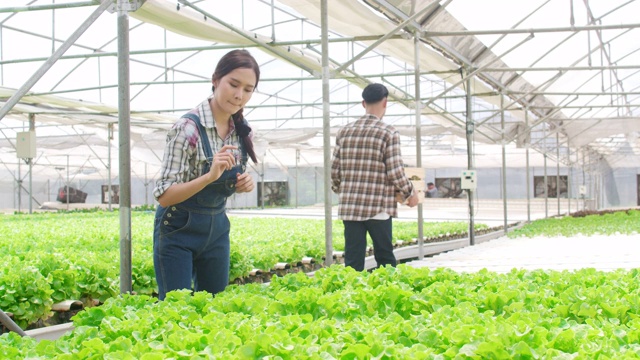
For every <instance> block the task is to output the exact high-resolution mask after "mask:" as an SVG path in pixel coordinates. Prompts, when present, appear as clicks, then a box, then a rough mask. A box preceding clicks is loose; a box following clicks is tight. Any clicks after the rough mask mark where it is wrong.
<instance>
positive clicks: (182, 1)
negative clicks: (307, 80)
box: [178, 0, 317, 75]
mask: <svg viewBox="0 0 640 360" xmlns="http://www.w3.org/2000/svg"><path fill="white" fill-rule="evenodd" d="M178 2H179V3H180V4H183V5H185V6H188V7H190V8H192V9H194V10H195V11H197V12H199V13H200V14H202V15H204V16H206V17H207V18H209V19H212V20H214V21H216V22H217V23H219V24H220V25H222V26H224V27H226V28H227V29H229V30H231V31H233V32H235V33H236V34H238V35H240V36H242V37H244V38H245V39H247V40H249V41H251V42H253V43H254V44H257V45H260V47H261V48H263V49H264V50H266V51H268V52H270V53H271V54H273V55H275V56H276V57H279V58H282V59H285V60H286V61H288V62H290V63H292V64H294V65H296V66H297V67H299V68H300V69H303V70H305V71H307V72H308V73H310V74H314V75H317V72H316V71H314V70H313V69H311V68H309V67H307V66H306V65H304V64H302V63H301V62H299V61H298V60H297V59H295V58H294V57H292V56H289V53H288V52H287V51H286V50H284V49H281V48H278V47H274V46H273V45H272V44H270V43H267V42H265V41H262V40H260V39H257V38H256V37H252V36H250V35H249V34H247V33H246V32H245V31H244V30H243V29H239V28H237V27H236V26H233V25H232V24H230V23H228V22H226V21H224V20H222V19H220V18H219V17H217V16H214V15H213V14H211V13H209V12H207V11H205V10H203V9H201V8H199V7H197V6H195V5H194V4H193V3H192V2H190V1H188V0H178Z"/></svg>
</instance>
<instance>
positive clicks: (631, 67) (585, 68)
mask: <svg viewBox="0 0 640 360" xmlns="http://www.w3.org/2000/svg"><path fill="white" fill-rule="evenodd" d="M636 69H640V64H639V65H607V66H556V67H509V68H483V69H482V71H487V72H512V71H524V72H530V71H563V72H568V71H594V70H598V71H600V70H636Z"/></svg>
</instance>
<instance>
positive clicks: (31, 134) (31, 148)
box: [16, 131, 36, 159]
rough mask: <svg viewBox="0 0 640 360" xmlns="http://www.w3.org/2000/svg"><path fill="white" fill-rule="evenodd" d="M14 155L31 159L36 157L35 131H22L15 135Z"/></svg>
mask: <svg viewBox="0 0 640 360" xmlns="http://www.w3.org/2000/svg"><path fill="white" fill-rule="evenodd" d="M16 157H18V158H20V159H33V158H35V157H36V132H35V131H22V132H18V133H17V135H16Z"/></svg>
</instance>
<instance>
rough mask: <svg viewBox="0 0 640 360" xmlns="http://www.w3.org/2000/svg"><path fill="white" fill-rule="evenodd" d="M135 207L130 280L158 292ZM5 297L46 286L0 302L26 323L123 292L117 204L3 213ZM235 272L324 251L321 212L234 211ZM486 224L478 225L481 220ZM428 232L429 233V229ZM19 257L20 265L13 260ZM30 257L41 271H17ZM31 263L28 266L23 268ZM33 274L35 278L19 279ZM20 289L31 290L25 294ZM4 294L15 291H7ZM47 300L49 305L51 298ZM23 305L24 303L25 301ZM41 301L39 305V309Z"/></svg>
mask: <svg viewBox="0 0 640 360" xmlns="http://www.w3.org/2000/svg"><path fill="white" fill-rule="evenodd" d="M141 210H143V211H134V212H132V214H131V231H132V233H131V242H132V281H133V291H134V292H135V293H137V294H144V295H153V294H154V293H155V291H156V288H157V284H156V280H155V272H154V268H153V219H154V216H155V213H153V212H151V211H149V210H150V209H146V208H143V209H141ZM0 217H1V218H2V221H0V233H2V234H5V236H3V237H0V249H1V250H2V251H3V253H4V254H6V255H7V256H4V257H2V258H0V266H1V267H2V269H3V271H4V275H3V277H2V278H0V284H4V287H0V297H2V298H4V297H5V294H12V293H17V294H19V295H20V296H27V295H28V296H33V295H32V294H30V293H28V290H27V289H29V288H30V286H33V284H38V286H41V287H42V289H41V290H40V291H41V293H42V298H41V299H40V300H39V304H38V303H37V302H35V303H34V304H32V305H30V306H32V307H33V308H34V309H33V311H26V310H24V309H22V308H20V309H18V305H17V304H12V305H11V306H9V305H7V306H6V307H5V308H1V307H0V309H3V310H5V311H10V312H14V313H19V314H20V315H16V316H20V324H21V325H24V326H26V325H28V324H31V323H33V322H35V321H37V320H39V319H41V318H43V317H46V316H47V314H49V313H50V307H51V302H52V301H53V302H54V303H55V302H60V301H63V300H82V301H83V302H84V303H85V304H86V305H91V304H92V303H93V300H98V301H100V302H104V301H105V300H107V299H109V298H111V297H113V296H116V295H117V294H118V293H119V292H120V286H119V274H120V268H119V266H120V265H119V261H118V259H119V258H120V248H119V247H120V242H119V236H120V224H119V220H120V219H119V214H118V212H108V211H97V210H95V209H94V210H91V211H78V212H71V213H64V212H58V213H37V214H18V215H0ZM230 221H231V222H232V225H231V268H230V279H232V281H233V280H235V279H238V278H242V277H244V276H247V275H248V274H249V272H250V271H252V270H253V269H261V270H264V271H270V270H271V269H272V268H273V266H274V265H275V264H276V263H278V262H286V263H297V262H298V261H300V260H301V259H302V258H303V257H307V256H308V257H313V258H315V259H317V260H321V259H322V258H323V256H324V253H325V235H324V232H325V229H324V221H323V220H316V219H273V218H245V217H233V216H232V217H231V218H230ZM466 226H467V225H466V224H464V223H442V225H441V228H440V227H439V226H438V225H433V224H428V223H425V229H431V230H426V231H425V234H430V231H431V233H433V234H436V233H437V234H443V233H446V232H450V231H454V230H453V229H454V228H455V231H461V232H462V231H463V230H464V229H465V227H466ZM332 227H333V241H334V244H333V245H334V249H336V250H344V236H343V232H344V228H343V226H342V222H341V221H334V222H333V223H332ZM483 227H485V228H486V226H484V225H478V228H483ZM394 232H395V233H394V234H395V235H396V236H395V237H396V239H399V240H411V239H412V238H415V237H417V227H416V224H415V222H402V221H396V222H394ZM427 236H428V235H427ZM10 261H14V262H18V263H20V265H17V266H16V264H15V263H11V262H10ZM24 264H28V266H30V267H31V268H32V269H35V270H36V272H37V273H39V274H40V275H41V278H37V279H34V276H37V275H25V276H22V275H20V274H21V273H20V271H23V270H18V269H19V268H25V265H24ZM24 271H26V270H24ZM22 281H25V282H26V281H31V284H22V283H21V282H22ZM22 292H27V293H25V294H22ZM7 299H13V297H11V296H8V297H7ZM47 304H48V305H47ZM21 306H22V307H24V305H21ZM36 307H40V308H39V309H38V310H36ZM12 310H17V311H12Z"/></svg>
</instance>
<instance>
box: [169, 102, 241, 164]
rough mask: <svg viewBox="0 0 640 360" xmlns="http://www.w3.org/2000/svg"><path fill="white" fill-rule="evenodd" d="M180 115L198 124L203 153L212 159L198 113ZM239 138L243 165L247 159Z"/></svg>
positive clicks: (209, 146) (211, 152)
mask: <svg viewBox="0 0 640 360" xmlns="http://www.w3.org/2000/svg"><path fill="white" fill-rule="evenodd" d="M182 117H183V118H188V119H191V120H193V122H195V123H196V125H198V131H199V132H200V141H202V148H203V150H204V154H205V156H206V157H207V160H209V161H213V151H211V143H210V142H209V137H208V136H207V132H206V131H205V128H204V125H202V123H201V122H200V118H199V117H198V115H196V114H193V113H186V114H184V115H182ZM245 121H246V120H245ZM239 140H240V141H239V143H240V144H241V146H240V153H241V154H242V159H241V161H242V164H243V165H244V164H246V163H247V161H248V160H249V159H248V155H247V150H246V147H245V146H244V141H243V139H242V138H240V139H239ZM206 171H209V170H206ZM206 171H205V172H206Z"/></svg>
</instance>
